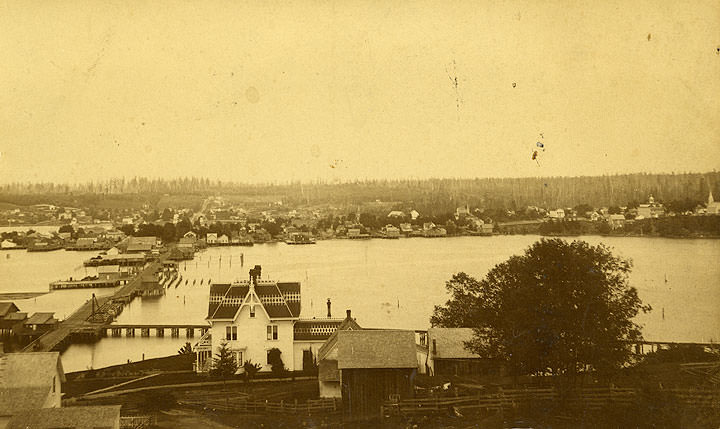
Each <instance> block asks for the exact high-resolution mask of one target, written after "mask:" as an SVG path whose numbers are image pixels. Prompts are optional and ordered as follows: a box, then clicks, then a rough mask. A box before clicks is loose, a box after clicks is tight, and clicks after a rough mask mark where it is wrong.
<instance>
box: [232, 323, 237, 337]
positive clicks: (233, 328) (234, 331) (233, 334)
mask: <svg viewBox="0 0 720 429" xmlns="http://www.w3.org/2000/svg"><path fill="white" fill-rule="evenodd" d="M232 339H233V340H237V326H233V327H232Z"/></svg>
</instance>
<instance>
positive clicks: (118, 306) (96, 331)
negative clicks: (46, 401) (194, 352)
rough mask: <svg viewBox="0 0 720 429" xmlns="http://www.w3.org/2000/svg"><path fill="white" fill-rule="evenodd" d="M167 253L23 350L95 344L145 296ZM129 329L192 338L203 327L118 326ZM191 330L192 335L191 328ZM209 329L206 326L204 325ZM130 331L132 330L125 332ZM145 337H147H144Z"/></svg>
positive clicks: (43, 349)
mask: <svg viewBox="0 0 720 429" xmlns="http://www.w3.org/2000/svg"><path fill="white" fill-rule="evenodd" d="M167 255H168V252H165V253H164V254H162V255H161V256H160V258H159V259H158V260H157V261H153V262H151V263H149V264H148V265H147V266H146V267H145V268H144V269H143V270H142V271H141V272H140V273H139V274H138V275H136V276H135V277H134V278H133V279H132V280H131V281H130V282H129V283H128V284H126V285H125V286H123V287H122V288H120V289H118V290H117V291H116V292H115V293H114V294H113V295H112V296H106V297H100V298H96V299H94V300H93V299H91V300H88V301H87V302H85V304H83V305H82V306H80V308H78V309H77V310H76V311H75V312H74V313H73V314H71V315H70V316H69V317H67V318H66V319H65V320H63V321H62V322H60V323H59V324H58V326H57V328H56V329H53V330H52V331H48V332H46V333H45V334H43V335H42V336H40V337H39V338H37V339H36V340H35V341H33V342H32V343H30V344H28V345H27V346H26V347H25V348H24V349H23V351H25V352H32V351H36V352H48V351H53V350H54V351H62V350H64V349H65V348H66V347H67V346H68V345H69V344H70V343H71V342H72V341H73V340H78V341H88V340H90V341H92V340H96V339H98V338H100V337H101V336H103V335H104V334H105V333H107V329H108V328H109V329H111V331H110V332H111V334H112V333H113V331H112V329H113V328H112V327H111V325H110V324H109V323H108V321H109V320H112V318H114V316H115V315H117V314H118V312H119V311H121V310H122V307H123V306H124V305H125V304H128V303H129V302H130V301H132V300H133V299H134V298H135V297H137V296H139V295H140V294H141V293H142V279H143V277H145V276H147V275H150V274H152V275H154V274H155V272H157V271H158V270H159V269H161V268H162V263H163V261H164V260H165V258H166V257H167ZM119 326H121V329H122V327H125V328H126V329H132V333H133V334H134V330H135V329H140V330H141V334H144V333H147V334H148V335H147V336H149V332H150V331H149V330H145V331H142V329H150V328H155V330H156V334H158V336H162V335H164V331H165V330H164V329H162V330H160V329H161V328H169V329H171V330H172V329H173V328H176V329H178V330H179V329H181V328H185V329H186V335H189V336H193V335H194V331H195V329H202V327H199V325H198V326H195V325H179V326H174V325H171V324H168V325H162V324H158V325H151V326H141V325H133V326H131V325H127V326H126V325H119ZM191 328H192V334H191V333H190V329H191ZM205 328H207V326H205ZM126 332H129V331H126ZM176 332H177V333H178V334H179V331H171V335H173V334H175V333H176ZM143 336H145V335H143Z"/></svg>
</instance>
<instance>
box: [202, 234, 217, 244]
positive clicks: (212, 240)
mask: <svg viewBox="0 0 720 429" xmlns="http://www.w3.org/2000/svg"><path fill="white" fill-rule="evenodd" d="M205 241H207V244H208V245H209V246H212V245H213V244H217V241H218V236H217V234H216V233H214V232H208V234H207V235H206V236H205Z"/></svg>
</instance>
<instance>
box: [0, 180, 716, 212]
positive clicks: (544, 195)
mask: <svg viewBox="0 0 720 429" xmlns="http://www.w3.org/2000/svg"><path fill="white" fill-rule="evenodd" d="M711 189H712V191H713V193H714V194H715V195H716V196H718V197H720V172H716V171H713V172H709V173H681V174H646V173H635V174H623V175H611V176H586V177H531V178H484V179H481V178H477V179H417V180H414V179H407V180H366V181H353V182H345V183H327V182H313V183H301V182H293V183H274V184H244V183H239V182H223V181H219V180H210V179H208V178H197V177H192V178H177V179H170V180H167V179H149V178H142V177H140V178H138V177H135V178H132V179H125V178H120V179H109V180H106V181H102V182H87V183H78V184H54V183H17V182H16V183H8V184H4V185H0V200H1V201H7V202H13V200H17V199H18V197H20V196H23V195H25V196H29V195H48V194H49V195H59V194H75V195H132V194H140V195H158V194H187V195H191V194H193V195H202V196H205V195H239V196H244V197H249V198H263V197H266V198H272V199H274V200H282V201H283V202H284V203H286V204H292V205H303V204H334V205H352V204H362V203H364V202H369V201H375V200H382V201H397V202H402V203H411V204H412V205H413V207H414V208H416V209H418V210H423V211H425V212H427V213H428V214H436V213H446V212H450V211H453V210H454V209H455V207H458V206H462V205H465V204H469V205H470V206H473V207H496V208H505V209H510V210H515V209H519V208H523V207H526V206H529V205H530V206H540V207H548V208H558V207H573V206H575V205H577V204H580V203H588V204H590V205H594V206H625V205H631V204H633V203H635V204H637V203H638V202H644V201H646V200H647V198H648V196H649V195H651V194H652V195H653V196H654V197H655V199H656V200H657V201H666V202H669V201H680V200H691V201H706V199H707V196H708V193H709V191H710V190H711Z"/></svg>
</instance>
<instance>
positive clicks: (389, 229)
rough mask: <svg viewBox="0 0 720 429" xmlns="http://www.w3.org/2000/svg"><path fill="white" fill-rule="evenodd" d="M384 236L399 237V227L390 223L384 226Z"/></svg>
mask: <svg viewBox="0 0 720 429" xmlns="http://www.w3.org/2000/svg"><path fill="white" fill-rule="evenodd" d="M385 237H387V238H398V237H400V228H398V227H396V226H392V225H386V226H385Z"/></svg>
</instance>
